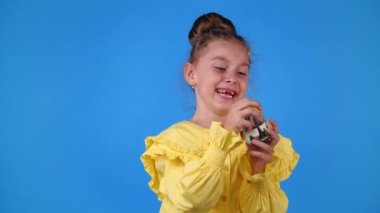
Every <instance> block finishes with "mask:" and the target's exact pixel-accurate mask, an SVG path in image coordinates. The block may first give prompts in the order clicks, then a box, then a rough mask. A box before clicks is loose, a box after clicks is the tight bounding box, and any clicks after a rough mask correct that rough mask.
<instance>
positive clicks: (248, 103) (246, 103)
mask: <svg viewBox="0 0 380 213" xmlns="http://www.w3.org/2000/svg"><path fill="white" fill-rule="evenodd" d="M232 107H233V108H236V109H237V110H242V109H244V108H247V107H255V108H257V109H258V110H260V111H262V110H263V108H262V107H261V105H260V104H259V102H257V101H255V100H252V99H247V98H244V99H242V100H240V101H238V102H236V103H235V104H233V105H232Z"/></svg>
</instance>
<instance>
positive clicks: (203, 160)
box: [145, 122, 243, 212]
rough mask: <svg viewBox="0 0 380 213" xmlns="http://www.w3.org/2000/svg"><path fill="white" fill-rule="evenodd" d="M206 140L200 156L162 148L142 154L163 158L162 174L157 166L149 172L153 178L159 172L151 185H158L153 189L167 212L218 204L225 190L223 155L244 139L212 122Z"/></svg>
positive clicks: (205, 210) (201, 209) (210, 207)
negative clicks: (157, 169)
mask: <svg viewBox="0 0 380 213" xmlns="http://www.w3.org/2000/svg"><path fill="white" fill-rule="evenodd" d="M209 142H210V144H209V146H208V148H207V150H206V151H205V153H204V154H203V155H201V156H196V155H192V156H191V157H190V155H189V154H188V153H178V152H177V153H175V154H168V153H167V152H166V154H164V152H161V153H159V156H157V155H155V154H154V153H148V154H147V155H145V157H150V158H153V159H154V158H156V157H157V158H161V159H165V160H164V162H165V166H164V167H165V168H164V169H161V174H160V172H158V171H156V170H155V171H153V172H150V173H151V174H153V175H152V179H154V176H159V175H160V176H161V178H160V180H158V181H157V178H156V181H153V183H152V184H151V185H156V186H157V185H159V187H157V188H156V190H155V191H156V192H157V194H159V197H160V199H161V200H162V201H163V204H162V208H163V209H165V210H167V212H175V211H176V210H177V211H178V210H180V211H197V212H198V211H199V212H207V211H208V210H210V209H212V208H214V207H215V206H216V205H217V203H218V201H219V199H220V196H221V194H222V192H223V190H224V177H223V165H224V162H225V159H226V157H227V155H228V153H229V152H230V151H231V150H232V149H234V148H235V147H237V146H239V145H240V144H241V143H243V141H242V140H241V137H240V136H239V135H237V134H236V133H234V132H232V131H228V130H226V129H224V128H223V127H222V126H221V124H220V123H218V122H213V123H212V124H211V127H210V129H209ZM205 143H207V141H205ZM155 150H159V148H156V149H155ZM155 152H156V151H155ZM174 155H177V156H174ZM185 155H186V156H185ZM145 161H146V160H145ZM152 188H154V187H152Z"/></svg>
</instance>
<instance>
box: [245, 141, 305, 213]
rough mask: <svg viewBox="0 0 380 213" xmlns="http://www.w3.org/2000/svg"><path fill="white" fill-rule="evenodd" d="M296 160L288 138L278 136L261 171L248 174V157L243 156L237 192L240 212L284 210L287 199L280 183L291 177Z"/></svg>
mask: <svg viewBox="0 0 380 213" xmlns="http://www.w3.org/2000/svg"><path fill="white" fill-rule="evenodd" d="M298 159H299V155H298V154H297V153H296V152H295V151H294V150H293V148H292V145H291V141H290V140H289V139H287V138H285V137H283V136H281V135H280V141H279V143H278V144H277V145H276V146H275V148H274V153H273V155H272V159H271V161H270V163H269V164H267V166H266V169H265V172H264V173H259V174H255V175H251V174H252V171H251V166H250V162H249V156H248V155H244V156H243V159H242V161H241V164H240V168H239V170H240V173H241V175H242V176H243V179H244V181H243V183H242V185H241V188H240V192H239V205H240V208H241V210H242V212H276V213H277V212H286V210H287V207H288V199H287V197H286V195H285V193H284V192H283V191H282V189H281V188H280V184H279V182H280V181H283V180H285V179H286V178H288V177H289V176H290V174H291V172H292V171H293V169H294V168H295V166H296V164H297V162H298Z"/></svg>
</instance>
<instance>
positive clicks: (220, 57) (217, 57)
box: [211, 56, 251, 67]
mask: <svg viewBox="0 0 380 213" xmlns="http://www.w3.org/2000/svg"><path fill="white" fill-rule="evenodd" d="M211 60H222V61H226V62H229V60H227V59H226V58H224V57H222V56H215V57H213V58H211ZM250 65H251V63H242V64H239V66H247V67H249V66H250Z"/></svg>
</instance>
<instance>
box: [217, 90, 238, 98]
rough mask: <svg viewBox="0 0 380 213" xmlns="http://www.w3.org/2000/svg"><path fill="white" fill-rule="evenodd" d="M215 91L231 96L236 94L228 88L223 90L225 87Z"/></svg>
mask: <svg viewBox="0 0 380 213" xmlns="http://www.w3.org/2000/svg"><path fill="white" fill-rule="evenodd" d="M217 92H219V93H223V94H227V95H231V96H234V95H235V94H236V92H234V91H229V90H225V89H217Z"/></svg>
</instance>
